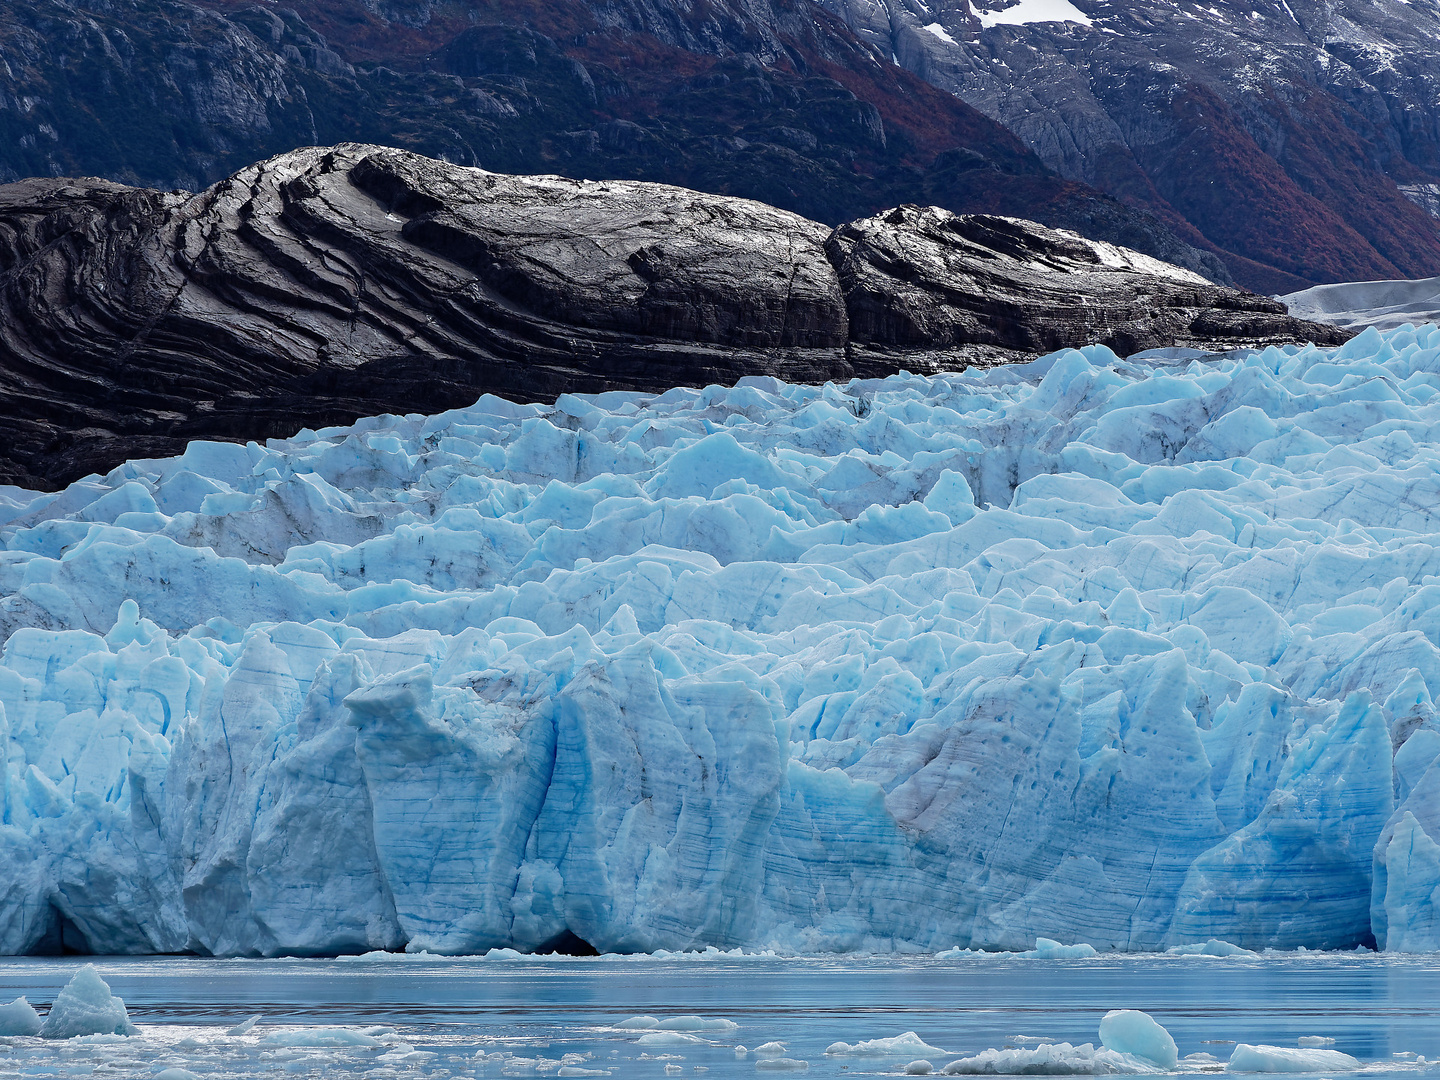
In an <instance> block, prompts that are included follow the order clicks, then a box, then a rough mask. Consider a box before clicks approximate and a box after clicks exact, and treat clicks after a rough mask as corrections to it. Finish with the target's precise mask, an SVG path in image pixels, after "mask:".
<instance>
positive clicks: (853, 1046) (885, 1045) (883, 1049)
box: [825, 1031, 948, 1057]
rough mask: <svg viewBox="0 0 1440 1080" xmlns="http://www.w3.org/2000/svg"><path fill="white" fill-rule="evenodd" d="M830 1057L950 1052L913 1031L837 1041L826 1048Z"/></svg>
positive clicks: (900, 1055)
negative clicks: (849, 1041)
mask: <svg viewBox="0 0 1440 1080" xmlns="http://www.w3.org/2000/svg"><path fill="white" fill-rule="evenodd" d="M825 1053H826V1055H827V1056H829V1057H902V1056H904V1055H908V1054H930V1055H940V1054H945V1053H948V1051H945V1050H941V1049H940V1048H939V1047H938V1046H931V1045H930V1044H929V1043H927V1042H926V1041H925V1040H924V1039H922V1038H920V1036H919V1035H916V1034H915V1032H913V1031H907V1032H905V1034H903V1035H892V1036H891V1037H890V1038H888V1039H865V1040H863V1041H861V1042H857V1043H846V1042H835V1043H831V1044H830V1045H829V1046H827V1047H826V1048H825Z"/></svg>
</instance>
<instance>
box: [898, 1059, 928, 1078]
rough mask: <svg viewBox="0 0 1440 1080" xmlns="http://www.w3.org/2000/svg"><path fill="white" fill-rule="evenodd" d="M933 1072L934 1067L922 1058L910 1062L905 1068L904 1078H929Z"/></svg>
mask: <svg viewBox="0 0 1440 1080" xmlns="http://www.w3.org/2000/svg"><path fill="white" fill-rule="evenodd" d="M934 1071H935V1066H934V1065H932V1064H930V1062H928V1061H926V1060H925V1059H924V1058H920V1059H919V1060H918V1061H912V1062H910V1063H909V1064H908V1065H906V1066H905V1075H906V1076H929V1075H930V1074H931V1073H932V1072H934Z"/></svg>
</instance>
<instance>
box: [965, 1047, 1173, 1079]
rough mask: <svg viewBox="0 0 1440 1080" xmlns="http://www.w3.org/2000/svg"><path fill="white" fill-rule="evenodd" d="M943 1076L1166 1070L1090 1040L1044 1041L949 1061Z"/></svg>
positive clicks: (1117, 1073) (1134, 1073) (1116, 1073)
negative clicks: (1083, 1041) (1029, 1047)
mask: <svg viewBox="0 0 1440 1080" xmlns="http://www.w3.org/2000/svg"><path fill="white" fill-rule="evenodd" d="M940 1071H941V1072H943V1073H945V1074H946V1075H947V1076H1143V1075H1159V1074H1161V1073H1164V1072H1165V1071H1166V1070H1165V1069H1162V1068H1160V1067H1159V1066H1158V1065H1155V1064H1154V1063H1153V1062H1150V1061H1145V1060H1144V1059H1142V1058H1137V1057H1134V1056H1132V1055H1130V1054H1121V1053H1117V1052H1116V1051H1114V1050H1107V1049H1105V1048H1104V1047H1102V1048H1100V1049H1099V1050H1096V1049H1095V1047H1094V1045H1092V1044H1091V1043H1082V1044H1081V1045H1079V1046H1072V1045H1071V1044H1070V1043H1044V1044H1042V1045H1040V1046H1036V1047H1034V1048H1032V1049H1020V1050H984V1051H982V1052H980V1053H978V1054H975V1055H973V1056H971V1057H964V1058H960V1059H959V1060H958V1061H952V1062H950V1064H948V1065H946V1066H945V1068H943V1069H941V1070H940Z"/></svg>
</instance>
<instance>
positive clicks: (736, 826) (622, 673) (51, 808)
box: [0, 325, 1440, 962]
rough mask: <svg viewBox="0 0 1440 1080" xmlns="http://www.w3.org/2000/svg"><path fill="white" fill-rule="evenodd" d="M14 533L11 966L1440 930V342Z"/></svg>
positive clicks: (4, 782) (6, 602)
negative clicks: (34, 955) (87, 958)
mask: <svg viewBox="0 0 1440 1080" xmlns="http://www.w3.org/2000/svg"><path fill="white" fill-rule="evenodd" d="M0 523H3V524H0V543H3V551H0V595H3V597H4V599H3V600H0V637H3V638H4V640H5V645H4V651H3V659H0V709H3V712H0V738H3V744H4V745H5V747H6V755H7V756H6V761H5V768H4V770H3V772H0V807H3V822H0V866H4V868H5V870H6V873H5V874H4V875H3V876H0V952H3V953H7V954H24V953H30V952H35V951H43V950H47V949H51V950H53V949H55V948H57V947H58V946H60V945H65V946H68V947H71V948H79V949H81V950H82V951H90V952H95V953H111V954H116V953H130V954H138V953H173V952H185V951H191V952H197V953H203V954H213V955H220V956H230V955H235V956H246V955H251V956H254V955H327V954H344V953H355V952H365V951H370V950H399V949H408V950H410V951H422V950H424V951H429V952H435V953H451V954H461V953H476V952H482V951H485V950H488V949H495V948H514V949H519V950H522V951H530V950H544V949H549V948H555V947H564V946H566V945H567V944H569V945H574V944H576V939H578V940H579V942H580V943H584V944H587V945H589V946H592V947H593V948H595V949H597V950H600V951H602V952H649V951H656V950H688V949H698V948H705V947H711V946H713V947H716V948H722V949H734V948H737V947H738V948H755V949H765V948H768V949H775V950H778V951H782V952H792V953H812V952H829V951H871V952H881V953H884V952H892V953H893V952H934V951H938V950H944V949H964V948H976V949H992V950H1015V951H1022V950H1028V949H1034V948H1036V947H1037V942H1039V941H1040V939H1041V938H1042V937H1043V938H1048V939H1050V942H1051V944H1052V945H1053V944H1054V943H1056V942H1058V943H1061V944H1065V945H1070V944H1088V945H1090V946H1092V947H1093V948H1095V949H1097V950H1101V951H1106V950H1130V951H1145V950H1164V949H1177V950H1179V951H1181V952H1184V951H1187V948H1188V951H1192V952H1193V951H1196V948H1198V947H1202V946H1204V944H1205V943H1213V942H1214V941H1215V940H1219V941H1222V942H1228V943H1231V946H1238V947H1240V948H1245V949H1263V948H1280V949H1293V948H1298V947H1302V946H1303V947H1305V948H1323V949H1350V948H1355V947H1357V946H1367V947H1378V948H1382V949H1389V950H1391V951H1430V950H1436V949H1437V948H1440V843H1437V840H1440V721H1437V718H1436V715H1435V705H1434V702H1435V698H1436V696H1437V694H1440V552H1437V546H1436V543H1437V537H1440V328H1437V327H1435V326H1430V325H1427V326H1423V327H1419V328H1415V327H1410V326H1406V327H1402V328H1400V329H1398V330H1394V331H1389V332H1385V333H1380V332H1377V331H1376V330H1374V329H1370V330H1366V331H1365V332H1364V333H1362V334H1361V335H1360V336H1358V337H1356V338H1355V339H1353V340H1352V341H1351V342H1350V343H1348V344H1347V345H1345V346H1343V347H1341V348H1338V349H1320V348H1316V347H1313V346H1306V347H1301V346H1292V347H1287V348H1284V349H1278V348H1269V349H1266V350H1264V351H1262V352H1253V351H1252V352H1237V353H1234V354H1224V355H1210V354H1194V353H1186V352H1184V351H1178V352H1177V351H1174V350H1172V351H1168V352H1164V353H1160V354H1157V355H1153V356H1148V357H1147V356H1141V357H1136V358H1130V359H1128V360H1122V359H1119V358H1117V357H1116V356H1115V355H1113V354H1112V353H1110V352H1109V351H1108V350H1106V349H1105V348H1103V347H1090V348H1086V349H1082V350H1067V351H1064V352H1060V353H1057V354H1053V355H1051V356H1048V357H1045V358H1043V359H1041V360H1039V361H1036V362H1034V363H1031V364H1027V365H1021V366H1012V367H1002V368H994V369H990V370H978V369H969V370H966V371H963V372H954V373H947V374H940V375H935V376H930V377H918V376H912V375H907V374H903V373H902V374H900V375H897V376H892V377H890V378H886V379H879V380H855V381H852V382H850V383H848V384H844V385H840V384H827V385H825V386H800V385H789V384H786V383H783V382H779V381H776V380H774V379H771V378H751V379H745V380H742V381H741V382H740V383H739V384H737V385H736V386H734V387H720V386H711V387H708V388H704V389H675V390H671V391H669V392H667V393H664V394H660V395H658V396H657V395H643V394H635V393H605V394H599V395H594V396H583V397H582V396H569V395H567V396H564V397H561V398H560V399H559V400H558V401H556V402H554V403H553V404H544V405H517V404H514V403H511V402H507V401H503V400H500V399H497V398H493V397H485V398H482V399H480V401H478V402H477V403H476V404H475V405H474V406H472V407H470V408H466V409H459V410H455V411H451V412H447V413H443V414H440V415H436V416H429V417H427V416H419V415H412V416H379V417H373V418H369V419H366V420H362V421H360V422H358V423H356V424H354V425H351V426H347V427H335V428H326V429H323V430H319V431H311V430H306V431H302V432H300V433H299V434H298V435H296V436H295V437H294V438H291V439H286V440H274V441H271V442H269V443H267V444H266V445H263V446H262V445H257V444H254V443H251V444H249V445H238V444H218V443H203V442H196V443H192V444H191V445H190V447H189V448H188V449H187V450H186V452H185V453H184V454H183V455H180V456H178V457H175V458H169V459H164V460H141V461H133V462H130V463H128V464H126V465H124V466H122V467H120V468H117V469H116V470H114V471H112V472H111V473H109V474H108V475H106V476H103V477H101V476H92V477H88V478H86V479H84V480H81V481H78V482H76V483H74V484H72V485H71V486H70V487H68V488H66V489H65V490H64V491H61V492H56V493H43V494H42V493H38V492H31V491H22V490H19V489H14V488H9V489H3V490H0ZM1047 947H1048V946H1047ZM1017 962H1024V961H1017Z"/></svg>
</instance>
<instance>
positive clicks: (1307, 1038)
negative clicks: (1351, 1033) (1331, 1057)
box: [1296, 1035, 1335, 1050]
mask: <svg viewBox="0 0 1440 1080" xmlns="http://www.w3.org/2000/svg"><path fill="white" fill-rule="evenodd" d="M1296 1041H1297V1043H1298V1044H1299V1045H1300V1046H1303V1047H1306V1048H1307V1049H1311V1050H1313V1049H1315V1048H1317V1047H1322V1046H1334V1045H1335V1040H1334V1039H1332V1038H1331V1037H1330V1036H1329V1035H1301V1036H1300V1038H1299V1039H1298V1040H1296Z"/></svg>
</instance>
